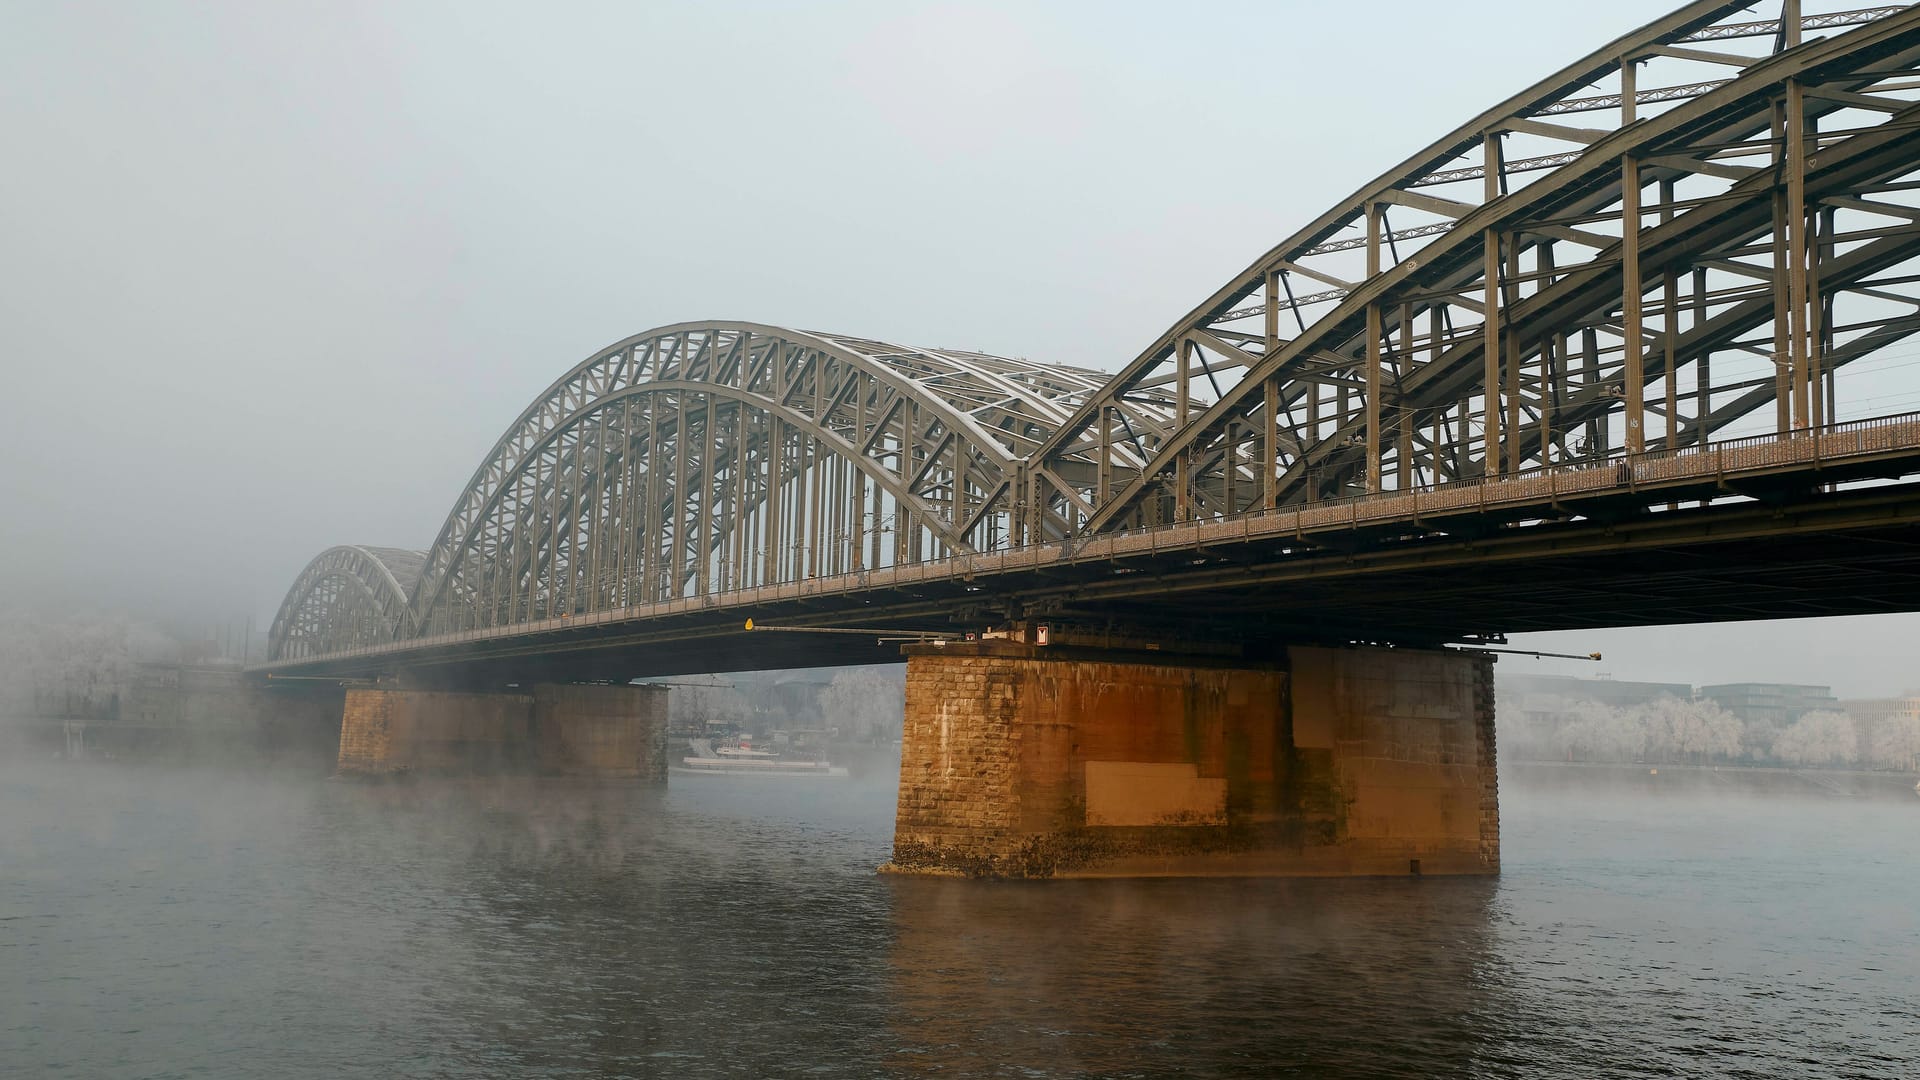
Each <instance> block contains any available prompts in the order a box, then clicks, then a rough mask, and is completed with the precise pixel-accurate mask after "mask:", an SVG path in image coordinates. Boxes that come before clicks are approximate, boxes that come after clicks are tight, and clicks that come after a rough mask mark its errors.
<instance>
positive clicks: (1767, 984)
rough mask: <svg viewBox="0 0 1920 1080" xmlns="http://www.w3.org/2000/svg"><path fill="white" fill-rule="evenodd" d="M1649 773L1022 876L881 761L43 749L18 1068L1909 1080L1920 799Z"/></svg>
mask: <svg viewBox="0 0 1920 1080" xmlns="http://www.w3.org/2000/svg"><path fill="white" fill-rule="evenodd" d="M1618 783H1620V781H1618V780H1614V781H1609V782H1607V784H1606V785H1605V786H1594V787H1588V788H1585V789H1582V790H1574V791H1569V790H1567V787H1566V784H1565V782H1564V778H1549V779H1548V780H1547V781H1546V782H1541V781H1540V780H1538V779H1525V778H1523V779H1519V780H1516V779H1515V778H1514V777H1512V776H1509V777H1508V778H1507V780H1506V783H1505V784H1504V787H1505V789H1506V798H1505V806H1504V811H1505V812H1504V815H1503V816H1504V818H1505V824H1506V830H1505V843H1504V858H1505V872H1504V873H1503V874H1502V875H1501V877H1499V878H1498V879H1443V878H1425V879H1395V880H1379V879H1374V880H1293V881H1230V880H1202V881H1142V882H1121V881H1089V882H1053V883H998V884H996V883H989V882H968V881H958V880H952V879H905V878H898V877H892V876H884V875H877V874H875V873H874V872H873V867H874V866H875V864H877V863H879V862H881V861H882V860H884V859H885V858H886V856H887V853H888V846H889V843H890V840H891V836H892V817H893V788H892V784H891V782H890V780H889V778H888V777H886V775H885V773H884V771H881V772H880V773H879V774H877V775H876V776H874V777H871V778H869V779H867V780H855V781H852V782H848V783H842V784H836V783H832V782H825V781H818V780H805V779H796V780H793V781H791V782H773V783H770V782H768V781H767V780H766V779H765V778H762V779H759V780H755V779H736V778H722V777H693V778H684V779H683V778H680V777H676V778H675V782H674V783H673V784H672V785H671V786H669V787H668V788H666V789H664V790H661V789H645V788H635V787H633V786H631V785H619V786H608V787H592V786H588V787H582V786H579V785H577V784H574V785H568V786H566V787H564V788H563V787H560V786H556V785H554V784H552V783H547V782H527V783H524V784H509V785H505V786H502V785H498V784H484V785H483V784H475V783H459V782H449V783H439V784H435V783H421V784H418V785H402V786H394V787H363V786H355V785H348V784H340V783H328V782H324V781H321V780H318V779H317V778H316V779H312V780H301V779H295V778H290V777H285V776H282V777H279V778H272V779H269V778H263V777H259V776H239V775H233V774H210V773H206V772H193V771H188V772H180V771H171V770H166V769H160V768H144V769H130V768H126V767H122V766H115V765H107V764H85V765H79V766H74V767H71V768H67V769H59V770H51V771H50V770H46V769H44V768H27V767H22V766H21V764H20V763H18V762H15V763H11V764H7V765H0V865H4V866H5V867H6V868H7V873H6V874H5V875H4V877H3V878H0V1072H5V1073H6V1074H7V1075H11V1076H43V1075H45V1076H86V1077H144V1076H189V1075H212V1076H247V1077H322V1076H367V1077H379V1076H421V1077H426V1076H463V1077H465V1076H472V1077H495V1076H498V1077H519V1076H797V1075H828V1076H876V1075H901V1076H905V1075H921V1074H933V1075H1021V1076H1076V1075H1089V1074H1091V1075H1107V1076H1150V1075H1165V1074H1170V1073H1182V1074H1187V1075H1202V1076H1249V1077H1252V1076H1275V1075H1298V1076H1341V1077H1348V1076H1350V1077H1375V1076H1406V1077H1426V1076H1486V1077H1508V1076H1511V1077H1536V1076H1550V1077H1568V1078H1576V1077H1578V1078H1584V1077H1591V1076H1598V1075H1608V1076H1676V1075H1677V1076H1707V1075H1713V1076H1745V1077H1782V1078H1799V1077H1823V1076H1846V1077H1889V1078H1895V1077H1909V1076H1911V1075H1912V1071H1911V1066H1912V1062H1913V1061H1914V1060H1916V1059H1920V918H1917V917H1916V914H1915V913H1916V905H1915V904H1914V900H1913V898H1914V896H1915V895H1916V890H1920V830H1916V829H1914V828H1913V823H1914V813H1915V810H1916V808H1915V806H1914V805H1911V804H1912V803H1914V802H1920V800H1915V799H1913V797H1912V796H1911V795H1910V794H1906V793H1904V792H1899V791H1895V792H1894V793H1893V794H1897V795H1900V796H1902V797H1903V798H1904V799H1905V800H1906V801H1898V800H1895V799H1892V798H1884V799H1883V798H1817V799H1816V798H1804V797H1794V796H1779V795H1775V796H1772V797H1766V798H1761V797H1755V796H1754V795H1753V794H1751V793H1748V794H1738V793H1736V794H1732V795H1727V794H1720V795H1713V794H1704V793H1703V791H1711V790H1713V789H1711V788H1707V789H1701V788H1698V787H1695V788H1692V789H1689V790H1669V791H1658V790H1654V789H1650V788H1648V787H1646V786H1645V784H1644V783H1643V784H1641V785H1640V786H1638V787H1632V786H1628V787H1621V786H1613V785H1615V784H1618ZM1726 790H1732V791H1735V792H1738V790H1739V789H1738V788H1732V789H1726Z"/></svg>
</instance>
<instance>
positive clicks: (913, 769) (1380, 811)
mask: <svg viewBox="0 0 1920 1080" xmlns="http://www.w3.org/2000/svg"><path fill="white" fill-rule="evenodd" d="M1016 636H1019V635H1016ZM1024 636H1026V637H1028V638H1029V639H1031V637H1032V635H1031V634H1026V635H1024ZM1053 637H1054V639H1055V640H1054V643H1053V644H1051V645H1049V646H1044V647H1043V646H1039V645H1036V644H1029V643H1025V642H1022V641H1019V640H1012V639H1010V640H989V641H982V642H967V643H957V642H952V643H948V644H946V645H945V646H935V645H916V646H912V647H910V648H909V649H908V654H909V658H908V661H907V706H906V730H905V735H904V739H903V744H902V754H901V762H900V796H899V810H898V816H897V818H896V821H895V831H894V848H893V859H892V862H891V863H889V864H888V866H887V867H886V869H888V870H892V871H899V872H908V873H958V874H967V875H974V876H996V877H1104V876H1204V875H1223V876H1280V875H1385V874H1395V875H1404V874H1493V873H1497V872H1498V871H1499V867H1500V824H1499V802H1498V786H1497V779H1496V776H1495V771H1494V728H1493V671H1492V658H1491V657H1490V656H1487V655H1485V654H1473V653H1463V652H1454V651H1425V650H1411V649H1386V648H1343V649H1330V648H1308V647H1293V648H1289V649H1287V650H1285V654H1284V656H1283V657H1282V658H1280V659H1278V660H1276V661H1274V662H1272V663H1260V664H1255V663H1249V662H1246V661H1243V660H1240V659H1237V658H1231V657H1225V656H1206V655H1173V654H1167V653H1162V652H1158V651H1152V650H1148V649H1116V648H1097V647H1087V646H1086V645H1074V644H1063V643H1061V642H1060V640H1059V638H1060V635H1059V634H1057V633H1056V634H1055V635H1053Z"/></svg>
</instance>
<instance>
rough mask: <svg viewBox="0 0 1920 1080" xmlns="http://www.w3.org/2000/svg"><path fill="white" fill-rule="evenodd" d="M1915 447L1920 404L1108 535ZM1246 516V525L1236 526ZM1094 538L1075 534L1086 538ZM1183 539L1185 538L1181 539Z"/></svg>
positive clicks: (1223, 532)
mask: <svg viewBox="0 0 1920 1080" xmlns="http://www.w3.org/2000/svg"><path fill="white" fill-rule="evenodd" d="M1916 448H1920V412H1907V413H1898V414H1893V415H1888V416H1877V417H1872V418H1869V419H1863V420H1849V421H1843V422H1841V423H1837V424H1831V425H1826V426H1823V427H1818V428H1805V429H1800V430H1796V431H1791V432H1787V433H1785V434H1781V433H1768V434H1761V435H1747V436H1741V437H1738V438H1732V439H1721V440H1718V441H1714V442H1707V443H1697V444H1695V445H1692V446H1682V447H1675V448H1673V449H1662V450H1646V451H1641V452H1639V453H1632V454H1628V453H1617V454H1612V455H1608V456H1605V457H1594V458H1588V459H1584V460H1579V461H1568V462H1560V463H1556V464H1551V465H1538V466H1534V467H1532V468H1528V469H1523V470H1520V471H1518V472H1513V473H1506V474H1503V475H1500V476H1489V477H1477V478H1474V479H1471V480H1451V481H1444V482H1439V483H1431V484H1418V485H1413V486H1410V487H1406V488H1398V489H1394V490H1391V491H1381V492H1370V493H1367V494H1363V495H1347V496H1340V497H1337V498H1332V499H1326V500H1322V501H1320V502H1316V503H1311V504H1308V505H1304V506H1302V505H1294V506H1285V507H1274V508H1271V509H1265V508H1263V509H1256V510H1249V511H1245V512H1242V513H1240V514H1236V515H1233V516H1232V517H1227V518H1215V519H1210V520H1209V519H1199V520H1191V521H1174V522H1166V523H1163V524H1160V525H1153V526H1148V527H1146V528H1140V529H1131V530H1126V531H1122V532H1117V533H1111V534H1107V535H1108V536H1110V537H1111V538H1112V539H1113V541H1114V542H1115V545H1116V549H1117V550H1116V552H1115V553H1116V554H1118V553H1123V552H1124V553H1129V554H1131V553H1135V552H1137V551H1139V550H1142V549H1143V545H1142V543H1141V541H1143V540H1144V541H1145V544H1144V550H1155V549H1156V547H1157V545H1156V544H1155V543H1154V541H1155V539H1156V538H1157V537H1158V536H1160V535H1162V534H1166V533H1170V532H1187V531H1194V530H1197V531H1198V534H1199V535H1198V539H1199V540H1200V542H1202V543H1206V542H1209V541H1213V540H1228V539H1237V538H1240V537H1243V536H1248V535H1255V534H1267V533H1270V532H1273V531H1275V530H1272V529H1269V528H1262V527H1259V526H1257V525H1255V524H1254V523H1255V522H1263V521H1271V520H1273V519H1279V520H1280V521H1281V522H1282V523H1283V525H1282V528H1280V529H1279V530H1278V531H1281V532H1296V531H1297V532H1301V533H1305V532H1309V531H1319V530H1322V529H1325V528H1327V527H1329V526H1332V527H1340V526H1349V527H1357V526H1361V525H1367V524H1378V523H1386V522H1397V521H1405V522H1408V523H1413V524H1417V523H1419V521H1420V520H1421V519H1422V518H1424V517H1428V516H1441V515H1447V514H1456V513H1462V512H1474V511H1481V510H1495V509H1504V508H1509V507H1514V506H1528V505H1538V504H1542V503H1546V504H1551V503H1554V502H1557V501H1558V500H1560V499H1562V498H1571V497H1576V496H1581V495H1589V494H1593V493H1597V492H1603V491H1616V490H1625V491H1632V490H1635V489H1636V488H1638V487H1639V486H1641V485H1643V484H1669V483H1672V482H1674V481H1685V480H1692V479H1703V478H1706V477H1712V476H1724V475H1726V474H1729V473H1745V472H1754V471H1758V470H1766V469H1774V468H1782V467H1792V466H1796V465H1813V466H1815V467H1818V466H1820V465H1821V464H1823V463H1825V462H1828V461H1838V460H1844V459H1850V458H1859V457H1863V456H1869V455H1873V454H1877V453H1884V452H1897V451H1902V450H1913V449H1916ZM1236 523H1245V524H1247V525H1248V526H1251V528H1249V529H1242V528H1238V527H1236ZM1094 539H1097V538H1091V537H1090V538H1083V539H1081V540H1079V541H1075V542H1074V543H1075V544H1077V545H1087V544H1090V543H1091V542H1092V541H1093V540H1094ZM1181 546H1186V545H1184V544H1183V545H1181Z"/></svg>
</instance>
